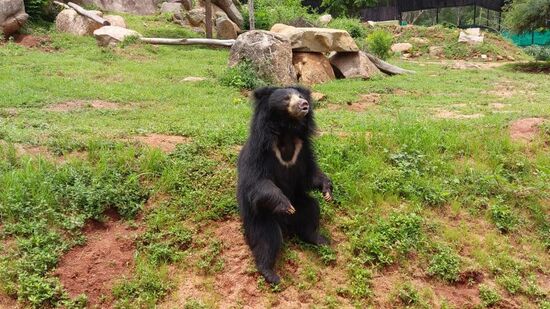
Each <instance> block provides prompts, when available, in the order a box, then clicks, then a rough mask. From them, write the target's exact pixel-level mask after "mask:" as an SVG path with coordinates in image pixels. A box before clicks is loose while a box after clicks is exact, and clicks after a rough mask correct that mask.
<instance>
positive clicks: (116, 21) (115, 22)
mask: <svg viewBox="0 0 550 309" xmlns="http://www.w3.org/2000/svg"><path fill="white" fill-rule="evenodd" d="M103 18H104V19H105V20H107V21H108V22H110V23H111V26H117V27H122V28H126V22H125V21H124V18H123V17H122V16H119V15H105V16H103Z"/></svg>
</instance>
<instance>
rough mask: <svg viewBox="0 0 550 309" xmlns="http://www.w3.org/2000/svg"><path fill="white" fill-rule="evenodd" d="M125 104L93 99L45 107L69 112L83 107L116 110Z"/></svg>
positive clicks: (49, 109) (50, 109) (53, 110)
mask: <svg viewBox="0 0 550 309" xmlns="http://www.w3.org/2000/svg"><path fill="white" fill-rule="evenodd" d="M124 107H125V106H124V105H122V104H118V103H114V102H108V101H101V100H93V101H80V100H77V101H67V102H62V103H57V104H53V105H49V106H47V107H46V108H45V109H46V110H48V111H51V112H70V111H75V110H81V109H85V108H93V109H105V110H117V109H122V108H124Z"/></svg>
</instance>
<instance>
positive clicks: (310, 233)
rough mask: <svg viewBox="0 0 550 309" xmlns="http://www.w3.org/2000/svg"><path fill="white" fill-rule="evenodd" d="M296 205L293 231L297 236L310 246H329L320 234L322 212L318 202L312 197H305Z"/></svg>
mask: <svg viewBox="0 0 550 309" xmlns="http://www.w3.org/2000/svg"><path fill="white" fill-rule="evenodd" d="M295 204H296V206H297V207H296V213H295V214H294V216H293V217H292V223H291V224H292V225H293V226H292V227H291V229H292V230H293V231H294V233H296V236H298V238H300V239H301V240H303V241H305V242H307V243H310V244H314V245H328V244H329V241H328V240H327V239H326V238H325V237H323V236H321V234H319V220H320V217H321V210H320V209H319V204H318V203H317V201H316V200H315V199H314V198H312V197H310V196H304V197H302V198H300V199H298V200H297V201H296V203H295ZM298 205H299V206H298Z"/></svg>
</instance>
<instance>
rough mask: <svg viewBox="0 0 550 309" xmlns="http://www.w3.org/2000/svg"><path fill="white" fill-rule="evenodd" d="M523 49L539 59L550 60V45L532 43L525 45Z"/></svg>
mask: <svg viewBox="0 0 550 309" xmlns="http://www.w3.org/2000/svg"><path fill="white" fill-rule="evenodd" d="M523 51H524V52H525V53H526V54H528V55H530V56H533V58H535V60H538V61H550V46H539V45H531V46H528V47H525V48H524V49H523Z"/></svg>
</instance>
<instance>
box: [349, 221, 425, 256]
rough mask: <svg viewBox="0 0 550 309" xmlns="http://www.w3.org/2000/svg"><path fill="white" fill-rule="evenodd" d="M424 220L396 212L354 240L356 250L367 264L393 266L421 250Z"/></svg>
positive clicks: (353, 244)
mask: <svg viewBox="0 0 550 309" xmlns="http://www.w3.org/2000/svg"><path fill="white" fill-rule="evenodd" d="M422 222H423V220H422V217H420V216H419V215H417V214H415V213H409V214H401V213H394V214H391V215H390V216H389V218H387V219H380V220H378V222H377V223H376V224H373V225H371V226H369V229H367V230H366V231H365V232H363V233H362V234H360V235H358V236H357V237H356V238H355V239H354V240H353V241H352V249H353V252H354V254H355V255H356V256H357V258H358V259H359V260H360V261H361V262H362V263H364V264H374V265H378V264H381V265H389V264H392V263H393V262H394V261H395V260H396V259H397V258H398V257H400V256H404V255H406V254H407V253H409V252H411V251H414V250H415V249H417V248H418V247H419V246H420V244H421V241H422V239H423V233H422Z"/></svg>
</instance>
